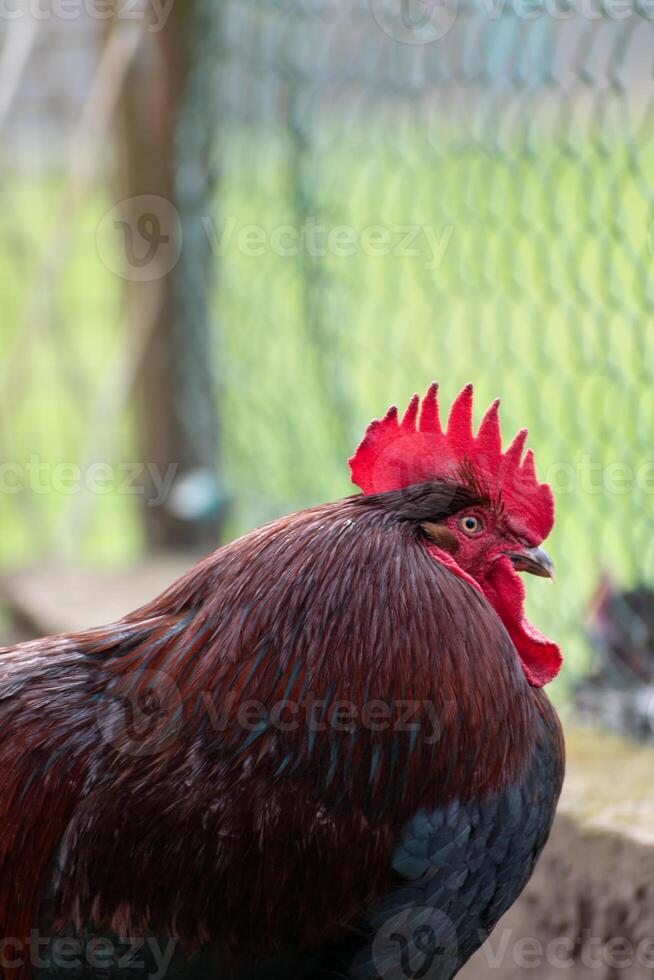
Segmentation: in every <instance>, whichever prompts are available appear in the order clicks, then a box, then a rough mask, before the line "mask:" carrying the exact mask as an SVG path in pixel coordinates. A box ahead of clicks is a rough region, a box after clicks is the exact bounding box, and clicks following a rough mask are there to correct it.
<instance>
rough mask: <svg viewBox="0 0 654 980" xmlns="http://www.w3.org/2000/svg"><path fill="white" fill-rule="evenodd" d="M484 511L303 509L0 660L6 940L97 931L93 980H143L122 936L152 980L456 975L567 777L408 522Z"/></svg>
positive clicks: (503, 664)
mask: <svg viewBox="0 0 654 980" xmlns="http://www.w3.org/2000/svg"><path fill="white" fill-rule="evenodd" d="M480 494H481V491H480V488H479V486H476V485H471V484H470V482H469V481H468V483H467V485H466V484H465V483H460V482H456V481H454V480H451V479H450V480H444V479H433V480H430V481H427V482H425V483H423V484H421V485H418V486H413V487H409V488H405V489H403V490H399V491H396V490H390V491H388V492H381V493H378V494H372V495H368V496H358V497H353V498H350V499H348V500H344V501H341V502H338V503H335V504H327V505H324V506H321V507H316V508H313V509H311V510H308V511H304V512H302V513H299V514H295V515H292V516H291V517H287V518H283V519H282V520H280V521H277V522H275V523H274V524H271V525H269V526H267V527H265V528H262V529H260V530H257V531H253V532H252V533H251V534H249V535H247V536H246V537H244V538H241V539H239V540H238V541H235V542H234V543H232V544H230V545H227V546H225V547H223V548H221V549H219V550H218V551H217V552H216V553H215V554H213V555H212V556H210V557H209V558H207V559H206V560H205V561H204V562H202V563H201V564H199V565H198V566H196V567H195V568H194V569H192V570H191V571H190V572H189V573H188V575H186V576H185V577H184V578H183V579H181V580H180V581H179V582H177V583H176V584H175V585H173V586H172V587H171V588H170V589H169V590H168V591H167V592H165V593H164V594H163V595H162V596H160V597H159V598H157V599H155V600H154V601H153V602H152V603H150V604H149V605H147V606H145V607H143V608H142V609H140V610H138V611H137V612H135V613H132V614H130V615H129V616H126V617H125V619H124V620H122V621H120V622H118V623H114V624H112V625H110V626H107V627H104V628H101V629H97V630H90V631H87V632H85V633H82V634H76V635H70V636H61V637H55V638H49V639H47V640H40V641H37V642H34V643H28V644H24V645H22V646H19V647H15V648H11V649H6V650H4V651H1V652H0V771H2V772H3V773H4V774H5V778H4V781H3V785H2V787H1V788H0V935H2V936H12V937H20V941H21V942H25V941H26V937H28V936H29V934H30V930H31V929H33V928H35V927H37V926H38V928H39V929H40V930H41V935H46V936H55V935H58V934H59V933H60V932H61V931H63V932H66V933H70V934H73V935H76V936H79V935H82V936H85V935H104V936H109V937H113V939H112V941H114V945H113V946H112V947H111V949H110V952H109V953H108V954H107V957H108V958H107V964H108V966H107V964H105V966H106V968H107V969H110V970H111V971H112V972H110V973H109V974H107V973H106V972H104V973H103V972H102V969H103V968H104V967H102V968H101V966H97V965H95V966H92V967H91V966H89V965H88V963H87V967H86V969H87V973H86V974H85V975H92V976H96V977H100V976H107V975H111V976H122V975H123V973H124V975H125V976H130V977H138V976H139V975H140V974H139V971H138V970H136V971H135V970H134V969H133V968H128V967H127V966H126V965H125V963H124V962H122V965H121V964H119V962H118V960H119V953H121V950H120V949H119V947H118V945H117V944H116V942H115V939H116V937H117V936H118V937H125V936H141V937H159V938H160V939H161V937H164V938H165V937H167V936H168V935H174V936H179V937H180V939H181V941H180V943H179V944H178V945H177V947H176V950H175V956H174V958H173V960H172V962H171V964H170V965H169V966H168V972H167V976H168V977H173V976H174V977H184V978H190V977H198V978H199V977H204V976H212V977H215V978H216V980H222V978H227V977H236V978H238V980H246V978H257V980H282V978H284V980H293V978H300V977H302V978H307V980H308V978H312V980H319V978H320V977H328V976H329V977H333V976H351V977H352V978H358V980H373V978H377V977H384V978H394V977H397V978H401V977H403V976H428V977H439V978H448V977H451V976H452V975H453V974H454V973H455V972H456V970H457V969H458V968H459V966H460V965H461V964H462V963H463V962H465V960H466V959H467V958H468V957H469V956H470V955H471V953H472V952H473V951H474V949H476V948H477V947H478V946H479V945H480V943H481V942H482V940H483V938H484V936H485V935H486V934H487V933H488V932H489V931H490V929H492V927H493V925H494V924H495V922H496V921H497V920H498V918H499V917H500V915H501V914H502V913H503V912H504V911H505V909H506V908H507V907H508V906H509V905H510V904H511V903H512V902H513V900H514V899H515V897H516V896H517V894H518V893H519V892H520V890H521V889H522V887H523V886H524V884H525V882H526V881H527V879H528V877H529V875H530V873H531V870H532V867H533V864H534V861H535V860H536V858H537V856H538V854H539V852H540V850H541V848H542V846H543V844H544V842H545V840H546V838H547V835H548V832H549V828H550V825H551V822H552V818H553V815H554V809H555V805H556V800H557V798H558V794H559V791H560V786H561V779H562V765H563V761H562V759H563V756H562V743H561V734H560V729H559V725H558V722H557V720H556V716H555V714H554V712H553V710H552V708H551V706H550V704H549V702H548V700H547V698H546V697H545V695H544V694H543V693H542V692H541V691H540V690H539V689H538V688H537V687H533V686H531V685H530V683H529V681H528V679H527V676H526V674H525V670H524V669H523V667H522V665H521V661H520V658H519V657H518V654H517V652H516V648H515V646H514V644H513V643H512V641H511V639H510V638H509V635H508V633H507V631H506V629H505V627H504V625H503V624H502V622H501V621H500V618H498V615H497V614H496V612H495V611H494V610H493V608H492V607H491V605H490V603H489V601H488V599H487V598H486V596H485V595H484V593H483V591H482V589H481V588H479V587H478V586H477V585H476V583H475V582H474V581H473V580H472V579H470V578H469V577H468V575H467V574H464V573H463V572H461V574H459V573H457V572H456V571H455V570H453V567H454V566H450V565H449V564H448V563H447V562H446V563H442V562H441V560H440V559H437V560H435V557H434V553H433V548H434V547H435V545H434V544H433V541H432V540H431V538H430V533H429V530H428V529H427V530H425V527H424V523H425V522H427V523H428V524H435V525H439V526H446V524H447V522H448V521H453V522H455V523H454V524H453V526H454V527H456V526H457V525H456V521H457V520H458V515H460V514H461V513H468V512H474V513H483V512H484V509H486V510H487V511H488V513H489V515H490V513H491V511H492V512H493V514H495V513H496V507H495V504H494V503H493V501H492V500H491V499H490V498H486V497H484V496H483V495H480ZM501 519H502V520H504V518H503V517H502V518H501ZM493 520H498V521H499V520H500V518H499V517H497V518H496V517H493ZM489 521H490V516H489ZM451 533H452V534H454V533H455V532H454V531H452V532H451ZM503 533H504V532H503ZM506 533H507V534H508V533H509V532H506ZM511 533H512V532H511ZM515 547H517V545H515ZM532 550H533V549H532ZM446 557H447V556H446ZM448 561H449V560H448ZM501 563H506V564H507V565H508V559H505V558H502V559H501V562H500V564H501ZM507 574H508V572H507ZM498 581H499V580H498ZM501 581H502V582H503V581H504V580H503V579H502V580H501ZM543 642H544V641H543ZM529 649H531V648H529ZM162 941H163V939H162ZM145 952H147V954H148V955H149V956H150V966H149V967H147V969H146V967H143V969H142V970H141V973H143V972H144V971H145V972H150V973H153V972H155V971H154V970H153V969H152V962H153V961H152V957H151V950H150V947H149V946H148V947H147V949H146V950H145V951H144V950H141V951H140V954H139V956H140V957H143V955H144V953H145ZM122 953H123V954H124V953H125V950H124V949H123V950H122ZM40 955H41V960H40V966H39V967H38V968H37V969H36V973H37V974H38V975H39V976H41V975H43V976H44V977H45V976H52V975H53V971H54V973H55V974H56V975H59V974H61V976H71V974H70V973H66V972H65V970H64V969H63V967H61V965H60V964H59V965H57V962H56V956H55V954H54V952H53V948H52V947H50V950H49V952H43V951H42V952H41V954H40ZM29 958H30V957H29V956H26V957H25V960H26V963H25V964H24V965H23V967H22V968H21V969H14V970H12V971H11V976H12V977H15V978H16V980H23V978H24V977H26V976H27V975H28V974H29V972H30V970H29ZM94 962H95V961H94ZM112 963H113V965H111V964H112ZM407 965H408V968H409V969H410V970H413V969H414V968H415V969H417V968H418V967H420V969H422V968H423V967H425V966H426V967H427V970H425V972H422V973H420V972H413V973H412V972H408V973H407V972H406V971H405V967H407ZM428 970H430V971H431V972H428ZM403 971H404V972H403ZM7 976H8V974H7Z"/></svg>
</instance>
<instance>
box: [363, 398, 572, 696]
mask: <svg viewBox="0 0 654 980" xmlns="http://www.w3.org/2000/svg"><path fill="white" fill-rule="evenodd" d="M498 405H499V401H495V402H493V404H492V405H491V406H490V408H489V409H488V411H487V412H486V414H485V415H484V418H483V420H482V422H481V425H480V427H479V431H478V432H477V434H476V435H475V434H474V433H473V430H472V385H467V386H466V387H465V388H464V389H463V391H462V392H461V393H460V394H459V395H458V396H457V398H456V399H455V401H454V404H453V405H452V408H451V410H450V414H449V418H448V422H447V426H446V428H445V430H443V428H442V426H441V422H440V417H439V410H438V386H437V385H436V384H433V385H431V387H430V388H429V390H428V392H427V394H426V396H425V397H424V399H423V400H422V404H421V402H420V399H419V397H418V396H417V395H414V397H413V398H412V399H411V402H410V403H409V407H408V408H407V410H406V412H405V414H404V416H403V418H402V419H400V418H399V417H398V413H397V409H396V408H395V407H392V408H391V409H389V411H388V412H387V413H386V415H385V416H384V418H383V419H376V420H375V421H373V422H371V423H370V425H369V426H368V429H367V431H366V434H365V436H364V438H363V440H362V442H361V444H360V445H359V448H358V449H357V451H356V452H355V454H354V455H353V456H352V458H351V459H350V469H351V474H352V482H353V483H355V484H356V485H357V486H358V487H359V488H360V489H361V490H362V491H363V493H364V494H374V495H379V494H385V493H389V492H390V493H394V494H396V493H397V491H406V493H407V495H411V494H413V492H414V490H415V488H417V487H429V486H430V485H431V486H434V485H438V487H439V491H440V493H441V495H442V491H443V489H445V490H446V491H449V493H450V494H451V501H452V505H451V506H450V507H448V508H447V512H446V513H445V514H443V512H442V511H441V512H440V513H439V514H435V515H433V516H432V515H430V514H429V513H421V514H420V515H419V516H420V526H421V529H422V532H423V533H422V540H423V542H424V547H425V548H426V550H427V552H428V553H429V554H430V556H431V557H432V558H433V559H434V560H436V561H439V562H441V563H443V564H445V565H447V566H448V567H449V568H450V570H451V571H452V572H454V574H456V575H459V576H460V577H461V578H463V579H465V580H466V581H468V582H469V583H470V584H471V585H473V586H474V587H475V588H477V589H478V590H479V591H481V592H483V594H484V595H485V596H486V598H487V600H488V601H489V602H490V604H491V605H492V606H493V608H494V609H495V611H496V613H497V614H498V616H499V617H500V619H501V620H502V622H503V623H504V625H505V627H506V629H507V631H508V633H509V635H510V637H511V639H512V641H513V644H514V646H515V648H516V650H517V652H518V655H519V657H520V661H521V663H522V667H523V670H524V673H525V675H526V677H527V680H528V681H529V683H530V684H532V685H533V686H534V687H542V686H543V685H544V684H547V683H548V682H549V681H551V680H552V679H553V678H554V677H556V675H557V673H558V671H559V669H560V666H561V653H560V650H559V648H558V646H557V645H556V643H553V642H552V641H551V640H549V639H548V638H547V637H545V636H543V635H542V634H541V633H540V632H539V631H538V630H537V629H536V628H535V627H534V626H532V624H531V623H530V622H529V621H528V620H527V619H526V617H525V615H524V611H523V607H524V598H525V590H524V585H523V583H522V580H521V579H520V577H519V575H518V574H517V573H518V572H531V573H532V574H534V575H540V576H544V577H547V578H550V579H552V578H553V577H554V566H553V564H552V562H551V560H550V558H549V557H548V555H547V553H546V552H545V551H544V550H543V548H542V547H541V544H542V542H543V541H544V540H545V538H546V537H547V535H548V534H549V532H550V531H551V529H552V526H553V524H554V500H553V496H552V491H551V489H550V487H549V486H548V484H546V483H539V482H538V480H537V477H536V469H535V466H534V457H533V453H532V452H531V450H529V451H528V452H527V453H526V454H525V455H524V457H523V450H524V445H525V439H526V437H527V430H526V429H521V430H520V432H518V434H517V435H516V437H515V439H514V440H513V442H512V443H511V445H510V446H509V447H508V449H507V450H506V451H505V452H503V451H502V437H501V433H500V425H499V417H498ZM430 518H431V519H430Z"/></svg>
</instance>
